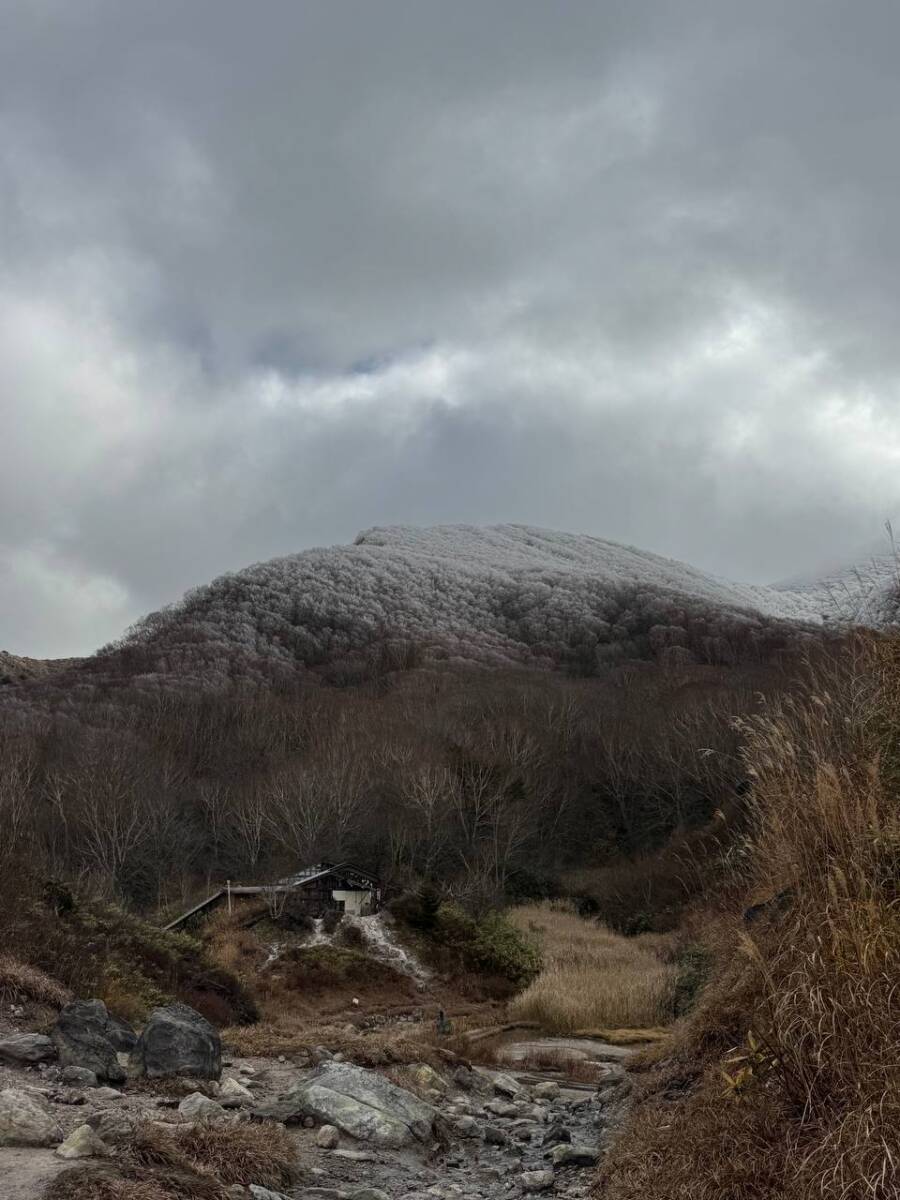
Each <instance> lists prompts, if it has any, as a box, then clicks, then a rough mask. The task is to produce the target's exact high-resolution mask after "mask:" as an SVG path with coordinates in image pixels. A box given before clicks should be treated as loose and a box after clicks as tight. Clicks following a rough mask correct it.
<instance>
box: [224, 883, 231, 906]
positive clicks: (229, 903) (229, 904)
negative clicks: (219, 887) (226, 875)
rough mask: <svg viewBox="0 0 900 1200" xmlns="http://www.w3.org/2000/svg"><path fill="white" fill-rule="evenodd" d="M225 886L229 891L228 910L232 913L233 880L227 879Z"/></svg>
mask: <svg viewBox="0 0 900 1200" xmlns="http://www.w3.org/2000/svg"><path fill="white" fill-rule="evenodd" d="M225 888H226V891H227V893H228V911H229V913H230V912H231V880H230V879H226V880H225Z"/></svg>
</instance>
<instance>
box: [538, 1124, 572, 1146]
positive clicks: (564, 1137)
mask: <svg viewBox="0 0 900 1200" xmlns="http://www.w3.org/2000/svg"><path fill="white" fill-rule="evenodd" d="M571 1140H572V1135H571V1133H569V1131H568V1129H566V1127H565V1125H563V1123H562V1122H561V1121H554V1122H553V1124H552V1125H551V1126H550V1128H549V1129H548V1130H547V1132H546V1133H545V1134H544V1136H543V1138H542V1143H541V1144H542V1145H544V1146H554V1145H556V1144H557V1143H558V1142H571Z"/></svg>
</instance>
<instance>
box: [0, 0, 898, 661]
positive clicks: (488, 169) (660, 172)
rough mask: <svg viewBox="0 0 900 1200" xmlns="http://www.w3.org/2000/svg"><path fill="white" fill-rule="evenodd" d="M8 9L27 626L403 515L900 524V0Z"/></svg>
mask: <svg viewBox="0 0 900 1200" xmlns="http://www.w3.org/2000/svg"><path fill="white" fill-rule="evenodd" d="M0 25H2V28H0V238H2V240H0V407H2V425H0V446H2V470H0V648H5V649H9V650H12V651H15V652H17V653H30V654H36V655H53V654H71V653H83V652H87V651H90V650H92V649H93V648H95V647H96V646H97V645H99V644H101V643H102V642H104V641H106V640H108V639H110V638H112V637H114V636H117V635H118V634H119V633H120V632H122V630H123V629H124V627H125V626H126V625H127V624H128V623H129V622H130V621H131V620H133V619H134V618H135V617H137V616H138V615H140V614H141V613H143V612H145V611H147V610H149V609H152V608H154V607H158V606H159V605H160V604H163V603H166V602H168V601H170V600H173V599H175V598H177V597H178V596H179V595H180V594H181V592H183V591H184V590H185V589H186V588H187V587H190V586H192V585H194V584H196V583H201V582H204V581H206V580H207V579H209V578H210V577H212V576H213V575H215V574H218V573H220V572H222V571H224V570H228V569H233V568H239V567H241V566H244V565H245V564H247V563H249V562H252V561H257V560H260V559H264V558H268V557H271V556H273V555H276V554H283V553H288V552H292V551H295V550H300V549H303V548H304V547H307V546H310V545H316V544H327V543H331V542H335V541H349V540H350V539H352V537H353V535H354V534H355V533H356V531H357V530H359V529H361V528H364V527H367V526H370V525H373V524H387V523H394V522H413V523H417V524H432V523H436V522H452V521H469V522H477V523H489V522H496V521H522V522H529V523H532V524H538V525H545V526H550V527H556V528H561V529H567V530H573V531H581V532H588V533H595V534H598V535H601V536H603V537H608V538H614V539H618V540H623V541H628V542H632V543H636V544H638V545H641V546H643V547H645V548H647V549H651V550H655V551H658V552H661V553H664V554H669V555H672V556H675V557H679V558H684V559H687V560H689V561H691V562H693V563H694V564H696V565H697V566H700V567H703V568H706V569H708V570H713V571H717V572H719V573H721V574H724V575H730V576H733V577H736V578H739V579H754V580H759V581H768V580H772V579H777V578H779V577H783V576H786V575H791V574H795V573H797V572H801V571H804V570H807V569H811V568H814V567H816V566H817V565H820V564H822V563H825V562H829V561H840V560H841V559H842V558H844V557H846V556H847V555H852V554H853V553H854V551H855V550H856V549H857V548H858V547H860V546H864V545H866V544H871V543H874V542H875V541H876V540H877V538H878V534H879V527H880V523H881V522H882V521H883V520H884V519H885V518H886V517H889V516H891V515H892V514H893V513H895V512H896V511H897V509H898V507H900V506H898V499H900V470H898V466H900V414H898V403H900V338H898V336H897V331H898V329H900V287H898V266H900V158H898V155H897V134H898V114H900V74H898V71H897V65H896V62H897V46H898V44H900V6H898V5H897V4H896V3H895V2H894V0H891V2H885V3H878V2H877V0H869V2H868V3H866V4H864V5H859V4H854V3H849V2H848V3H842V4H836V3H830V2H829V0H792V3H791V4H784V3H783V0H779V2H778V3H768V2H766V0H762V2H760V3H756V4H752V5H748V4H747V3H746V2H742V3H731V2H730V0H709V3H695V2H691V0H681V2H679V3H678V4H673V3H671V2H670V0H659V2H658V3H651V2H649V0H648V2H643V3H633V2H630V0H625V2H622V3H598V2H597V0H591V2H590V3H579V2H577V0H564V2H563V3H559V4H550V3H547V2H546V0H492V2H491V3H489V4H484V3H475V2H474V0H453V2H452V3H449V2H448V0H441V2H440V3H436V2H430V0H407V2H405V3H404V2H400V0H377V2H376V0H359V2H356V3H353V2H349V0H267V3H265V4H262V5H253V4H249V3H246V2H245V0H191V2H190V3H187V4H186V3H184V2H183V0H177V2H176V0H131V2H130V3H125V4H123V3H122V2H121V0H78V2H77V3H73V2H72V0H0Z"/></svg>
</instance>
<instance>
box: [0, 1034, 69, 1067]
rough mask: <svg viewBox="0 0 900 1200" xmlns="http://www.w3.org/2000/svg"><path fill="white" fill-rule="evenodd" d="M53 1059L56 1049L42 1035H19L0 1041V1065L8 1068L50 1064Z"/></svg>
mask: <svg viewBox="0 0 900 1200" xmlns="http://www.w3.org/2000/svg"><path fill="white" fill-rule="evenodd" d="M54 1058H56V1047H55V1046H54V1044H53V1042H52V1040H51V1039H50V1038H48V1037H45V1035H44V1034H42V1033H19V1034H16V1035H15V1036H13V1037H8V1038H4V1039H3V1040H2V1041H0V1063H5V1064H6V1065H7V1066H10V1067H24V1066H28V1065H30V1064H31V1063H42V1062H52V1060H53V1059H54Z"/></svg>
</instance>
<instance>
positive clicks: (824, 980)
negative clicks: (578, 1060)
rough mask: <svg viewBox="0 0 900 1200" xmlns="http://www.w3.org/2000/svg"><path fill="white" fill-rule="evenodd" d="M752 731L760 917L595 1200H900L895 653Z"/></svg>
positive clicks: (753, 875)
mask: <svg viewBox="0 0 900 1200" xmlns="http://www.w3.org/2000/svg"><path fill="white" fill-rule="evenodd" d="M745 735H746V738H747V758H748V766H749V769H750V770H751V772H752V777H753V778H754V793H753V798H752V806H753V813H752V815H753V818H754V826H755V827H754V830H753V836H752V840H751V841H750V842H749V843H748V844H747V846H746V847H745V848H744V853H743V855H742V858H743V862H744V864H745V875H746V882H747V885H748V894H749V895H750V896H751V898H752V900H753V902H754V903H757V904H759V903H762V904H763V907H762V908H761V909H758V910H757V912H756V915H755V919H754V920H753V921H752V922H749V923H748V922H746V921H740V920H736V921H732V923H731V926H730V928H731V938H730V946H731V953H730V955H727V956H723V961H726V962H727V966H726V967H725V969H724V970H722V972H721V973H720V976H719V978H718V979H717V980H716V981H715V983H714V984H713V986H712V987H711V988H710V989H709V990H708V992H707V994H706V995H705V996H704V997H703V999H702V1000H701V1003H700V1005H699V1007H698V1010H697V1012H696V1014H695V1015H694V1017H693V1018H692V1020H691V1023H690V1025H689V1026H688V1028H687V1030H686V1032H685V1035H684V1038H683V1039H682V1042H681V1045H680V1046H679V1047H678V1049H677V1052H676V1054H675V1055H674V1056H672V1057H670V1058H669V1060H668V1061H667V1062H666V1063H665V1064H664V1065H663V1066H662V1067H661V1068H660V1069H658V1070H657V1072H656V1073H655V1075H653V1076H651V1077H650V1079H649V1081H648V1084H647V1092H648V1098H647V1100H646V1101H645V1102H644V1103H642V1104H640V1105H639V1106H638V1109H637V1111H636V1116H635V1119H634V1122H633V1124H632V1126H631V1127H630V1129H629V1130H628V1132H627V1133H626V1135H625V1137H624V1138H623V1139H622V1141H621V1143H620V1144H619V1146H618V1147H617V1148H616V1149H615V1150H614V1151H613V1153H612V1155H611V1156H610V1158H609V1160H608V1161H607V1163H606V1165H605V1167H604V1170H603V1171H602V1173H601V1183H600V1190H599V1192H598V1195H602V1196H603V1197H604V1200H633V1198H636V1197H641V1198H642V1200H688V1197H690V1200H714V1198H715V1200H718V1198H719V1197H721V1196H724V1195H727V1196H729V1197H730V1198H732V1200H761V1198H765V1200H776V1198H777V1200H813V1198H814V1197H815V1198H816V1200H896V1197H897V1196H898V1195H900V1154H898V1133H897V1131H898V1129H900V1071H898V1069H897V1053H898V1046H900V1004H898V1001H897V986H898V983H897V981H898V979H900V905H898V901H900V804H898V799H897V797H898V784H900V641H897V640H891V641H884V640H882V641H877V642H860V643H857V644H855V645H854V647H852V648H851V649H850V650H849V651H848V653H847V658H846V660H845V661H844V662H843V663H840V664H834V665H833V666H832V667H831V669H830V670H829V671H828V673H827V674H824V673H822V672H820V673H819V674H818V676H817V678H816V679H815V680H814V681H813V682H812V683H811V685H810V688H809V690H808V691H807V692H806V693H805V694H804V695H803V696H801V697H798V698H796V699H794V700H792V701H785V702H783V703H781V704H780V705H779V706H776V707H774V708H773V709H771V710H770V711H769V713H768V714H767V715H766V716H765V717H762V718H759V719H757V720H755V721H754V722H752V723H750V724H748V725H747V726H746V727H745ZM738 861H740V859H739V860H738ZM725 929H727V925H725V924H723V930H725ZM726 1073H727V1074H726ZM673 1093H674V1094H683V1095H684V1097H685V1098H684V1099H683V1100H682V1102H681V1103H679V1104H677V1105H673V1104H672V1103H671V1098H672V1095H673Z"/></svg>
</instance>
